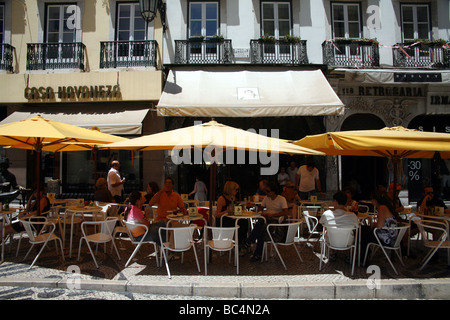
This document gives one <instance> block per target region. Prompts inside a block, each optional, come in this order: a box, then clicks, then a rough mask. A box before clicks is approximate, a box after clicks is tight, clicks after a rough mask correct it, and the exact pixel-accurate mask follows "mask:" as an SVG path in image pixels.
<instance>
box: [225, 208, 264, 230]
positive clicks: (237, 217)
mask: <svg viewBox="0 0 450 320" xmlns="http://www.w3.org/2000/svg"><path fill="white" fill-rule="evenodd" d="M223 217H228V218H232V219H235V220H236V222H235V226H238V223H239V220H240V219H248V220H249V221H252V219H259V218H261V219H263V220H264V222H266V218H265V217H264V216H263V215H261V214H259V213H257V212H254V211H247V210H244V211H242V214H228V213H227V214H224V215H222V216H221V217H220V226H222V221H223ZM250 225H252V224H251V223H250ZM248 231H249V232H250V229H249V230H248Z"/></svg>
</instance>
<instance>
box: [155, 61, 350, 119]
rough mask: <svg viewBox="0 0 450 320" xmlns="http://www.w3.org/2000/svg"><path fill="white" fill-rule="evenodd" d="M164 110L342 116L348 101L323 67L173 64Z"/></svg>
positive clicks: (164, 112) (200, 114) (174, 113)
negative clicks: (333, 85) (243, 66)
mask: <svg viewBox="0 0 450 320" xmlns="http://www.w3.org/2000/svg"><path fill="white" fill-rule="evenodd" d="M157 109H158V112H159V114H160V115H163V116H188V117H280V116H325V115H341V114H343V112H344V104H343V103H342V101H341V100H340V99H339V97H338V96H337V94H336V93H335V91H334V90H333V88H332V87H331V86H330V84H329V83H328V81H327V79H326V78H325V76H324V75H323V73H322V71H321V70H288V69H280V68H276V69H272V70H270V69H267V68H266V69H262V70H258V71H256V70H242V68H237V67H236V68H233V67H226V68H225V67H211V68H204V69H202V70H198V69H197V68H195V69H194V68H192V69H188V68H183V69H181V70H177V69H172V70H171V71H170V73H169V75H168V78H167V82H166V85H165V87H164V91H163V93H162V95H161V99H160V100H159V103H158V105H157Z"/></svg>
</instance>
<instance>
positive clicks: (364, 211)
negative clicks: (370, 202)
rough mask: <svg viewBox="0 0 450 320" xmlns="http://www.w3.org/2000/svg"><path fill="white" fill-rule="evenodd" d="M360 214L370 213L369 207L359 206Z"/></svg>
mask: <svg viewBox="0 0 450 320" xmlns="http://www.w3.org/2000/svg"><path fill="white" fill-rule="evenodd" d="M358 212H361V213H367V212H369V206H366V205H365V204H359V205H358Z"/></svg>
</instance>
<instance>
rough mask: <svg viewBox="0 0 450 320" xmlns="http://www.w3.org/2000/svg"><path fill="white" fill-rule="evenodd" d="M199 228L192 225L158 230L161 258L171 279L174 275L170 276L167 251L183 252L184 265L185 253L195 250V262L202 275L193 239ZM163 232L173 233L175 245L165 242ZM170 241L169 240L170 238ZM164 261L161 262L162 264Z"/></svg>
mask: <svg viewBox="0 0 450 320" xmlns="http://www.w3.org/2000/svg"><path fill="white" fill-rule="evenodd" d="M196 228H197V225H195V224H191V225H189V226H186V227H179V228H167V227H161V228H159V230H158V233H159V239H160V241H161V257H160V259H162V257H164V262H165V264H166V270H167V274H168V276H169V279H170V278H172V275H171V274H170V269H169V264H168V262H167V261H168V260H167V251H173V252H181V263H183V258H184V252H185V251H188V250H189V249H191V248H192V249H193V251H194V255H195V261H196V262H197V269H198V272H199V273H200V272H201V271H200V265H199V263H198V257H197V251H196V250H195V242H194V239H193V234H194V231H195V229H196ZM162 232H166V234H168V233H172V236H173V243H172V242H171V241H165V242H164V241H163V237H162ZM168 239H169V238H168ZM161 263H162V261H161V262H160V264H161Z"/></svg>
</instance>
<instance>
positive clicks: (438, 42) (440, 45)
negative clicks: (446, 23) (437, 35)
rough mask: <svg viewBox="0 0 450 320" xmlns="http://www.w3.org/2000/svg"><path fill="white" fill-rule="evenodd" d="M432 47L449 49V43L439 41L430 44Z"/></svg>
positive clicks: (442, 40)
mask: <svg viewBox="0 0 450 320" xmlns="http://www.w3.org/2000/svg"><path fill="white" fill-rule="evenodd" d="M428 45H429V46H430V47H446V48H448V47H449V42H448V41H447V40H444V39H437V40H434V41H431V42H430V43H429V44H428Z"/></svg>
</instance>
